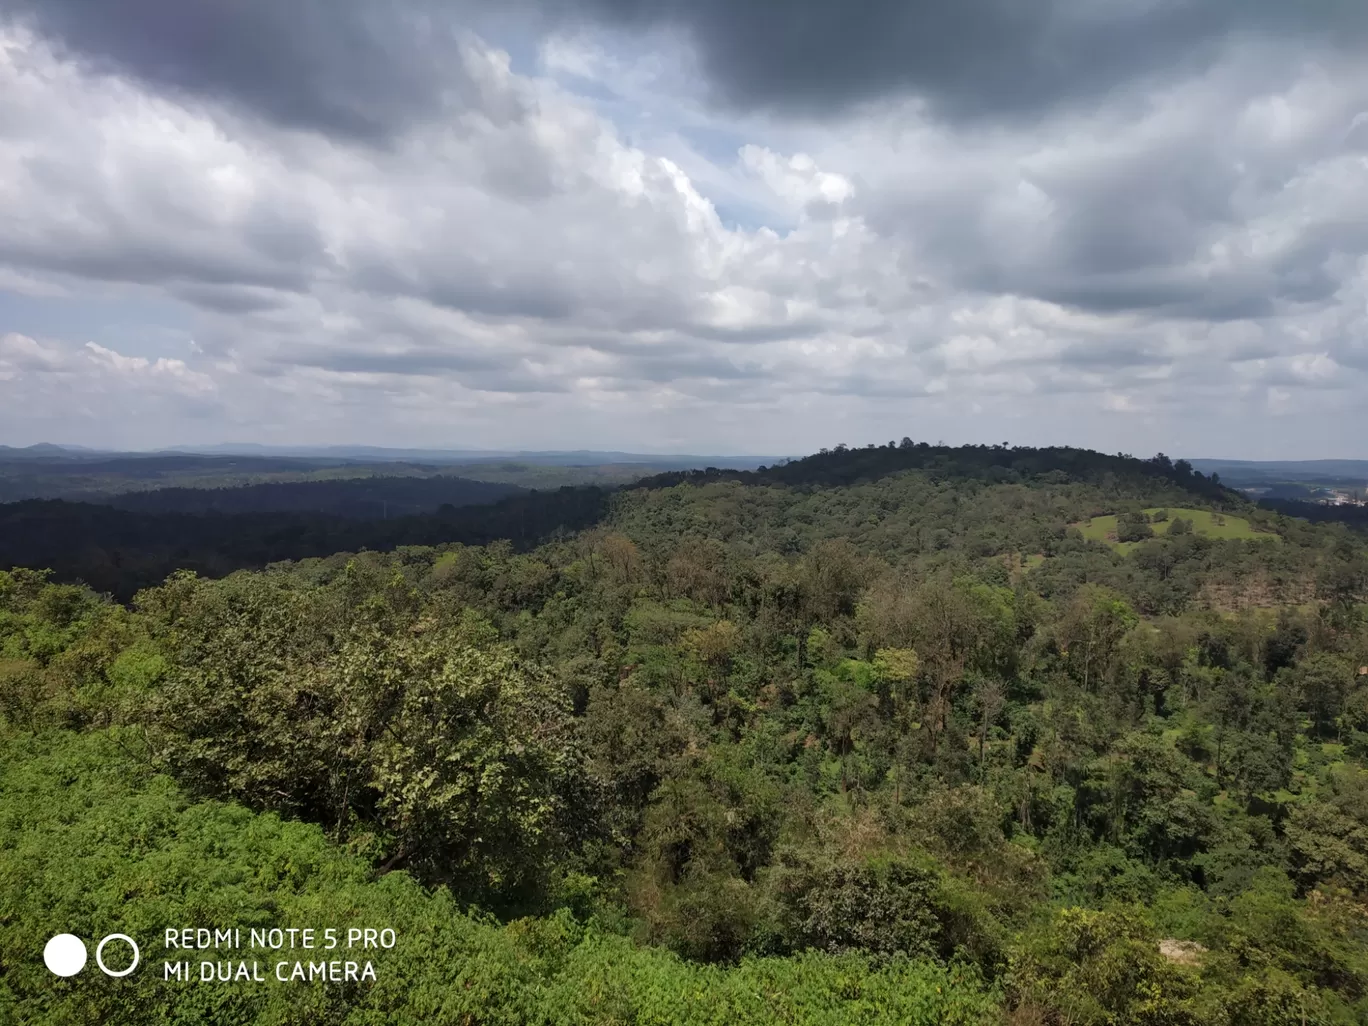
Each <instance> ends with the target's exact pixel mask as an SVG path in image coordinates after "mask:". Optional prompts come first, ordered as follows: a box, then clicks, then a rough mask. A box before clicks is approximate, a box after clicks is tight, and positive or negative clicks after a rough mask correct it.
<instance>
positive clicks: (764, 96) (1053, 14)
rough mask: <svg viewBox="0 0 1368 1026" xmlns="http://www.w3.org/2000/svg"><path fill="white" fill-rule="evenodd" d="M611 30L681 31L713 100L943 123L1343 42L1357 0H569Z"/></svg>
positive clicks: (1361, 13)
mask: <svg viewBox="0 0 1368 1026" xmlns="http://www.w3.org/2000/svg"><path fill="white" fill-rule="evenodd" d="M578 6H579V8H580V9H581V10H582V11H584V12H585V13H587V14H588V15H590V16H592V17H595V18H599V19H603V20H606V21H608V22H610V23H615V24H619V25H622V26H625V27H629V28H630V27H645V26H652V25H658V24H665V25H672V26H676V27H679V28H682V29H684V30H685V31H686V32H687V33H688V34H689V36H690V37H691V38H692V39H693V41H694V43H695V45H696V46H697V48H698V50H699V53H700V56H701V59H702V63H703V66H704V68H705V69H706V71H707V72H708V74H709V77H710V78H711V80H712V81H713V83H714V84H715V86H716V87H717V89H718V91H719V93H720V94H721V96H722V97H723V98H725V99H727V100H729V101H731V102H733V103H735V104H737V105H739V106H743V107H753V106H759V107H771V108H778V109H790V110H798V111H803V112H808V111H812V112H818V113H822V112H829V111H833V110H838V109H840V108H843V107H845V106H847V105H849V104H850V103H852V102H859V101H861V100H866V99H871V98H877V97H879V96H881V95H885V94H889V93H895V92H904V91H910V92H914V93H919V94H921V95H923V96H925V97H926V98H927V99H928V100H930V101H931V103H932V104H933V106H934V107H935V108H937V109H938V110H939V111H940V112H941V113H943V114H945V115H947V116H950V117H975V116H980V115H988V116H993V115H1010V114H1014V113H1018V114H1019V113H1030V112H1036V111H1041V110H1045V109H1048V108H1051V107H1053V106H1056V105H1058V104H1060V103H1062V102H1068V101H1073V100H1088V99H1091V98H1094V97H1096V96H1097V95H1098V94H1099V93H1102V92H1105V91H1107V90H1109V89H1112V88H1113V87H1116V86H1118V85H1121V84H1123V83H1125V82H1128V81H1131V80H1133V79H1135V78H1137V77H1141V76H1144V75H1146V74H1149V73H1151V72H1155V71H1159V70H1164V69H1170V68H1172V67H1173V66H1174V65H1175V64H1178V63H1183V62H1192V63H1194V64H1196V63H1200V62H1202V61H1204V60H1206V59H1209V58H1210V57H1211V56H1212V55H1213V53H1214V52H1215V50H1216V48H1218V47H1219V45H1220V44H1221V43H1222V42H1223V41H1224V40H1226V39H1228V38H1229V37H1231V36H1233V35H1236V34H1240V33H1245V32H1250V33H1266V34H1274V35H1277V36H1279V37H1292V38H1295V37H1312V38H1314V39H1316V40H1323V41H1329V42H1333V43H1334V44H1336V45H1340V46H1345V47H1351V46H1355V45H1357V44H1359V43H1361V42H1362V41H1363V39H1364V38H1365V36H1368V5H1365V4H1363V3H1362V2H1360V0H1299V2H1288V0H1159V2H1156V0H953V2H948V0H747V2H745V3H737V2H735V0H578Z"/></svg>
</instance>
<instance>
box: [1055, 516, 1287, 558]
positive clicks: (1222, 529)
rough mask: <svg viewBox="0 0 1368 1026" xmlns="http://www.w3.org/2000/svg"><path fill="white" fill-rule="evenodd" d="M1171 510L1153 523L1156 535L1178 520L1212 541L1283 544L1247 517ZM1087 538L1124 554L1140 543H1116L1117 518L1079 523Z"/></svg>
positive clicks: (1079, 527) (1110, 517) (1093, 519)
mask: <svg viewBox="0 0 1368 1026" xmlns="http://www.w3.org/2000/svg"><path fill="white" fill-rule="evenodd" d="M1161 508H1164V507H1159V506H1155V507H1153V508H1152V509H1147V510H1145V512H1146V513H1147V514H1149V515H1150V516H1153V515H1154V514H1155V513H1157V512H1159V510H1160V509H1161ZM1167 508H1168V519H1167V520H1165V521H1163V522H1162V523H1158V524H1151V525H1150V526H1151V527H1153V528H1154V533H1155V535H1156V536H1157V535H1162V534H1167V533H1168V529H1169V528H1170V527H1172V526H1173V522H1174V520H1177V519H1179V518H1182V519H1183V520H1191V521H1192V531H1193V533H1194V534H1200V535H1204V536H1206V537H1208V538H1220V539H1226V540H1232V541H1260V540H1262V541H1273V542H1280V541H1282V539H1281V538H1279V537H1278V536H1277V535H1276V534H1270V533H1269V532H1267V531H1260V530H1257V529H1256V528H1255V527H1254V525H1252V524H1251V523H1250V522H1249V521H1248V520H1246V519H1244V517H1236V516H1231V515H1230V514H1229V513H1213V512H1211V511H1210V510H1205V509H1175V508H1172V507H1167ZM1074 526H1075V527H1077V528H1078V529H1079V530H1080V531H1081V532H1083V537H1084V538H1089V539H1091V540H1093V541H1100V542H1106V543H1107V544H1109V545H1111V546H1112V547H1113V548H1115V549H1117V550H1118V551H1120V552H1129V551H1130V550H1131V549H1133V548H1135V546H1137V545H1139V544H1140V543H1139V542H1119V541H1117V540H1116V517H1115V516H1106V517H1093V518H1092V519H1091V520H1089V521H1086V522H1085V523H1081V524H1075V525H1074Z"/></svg>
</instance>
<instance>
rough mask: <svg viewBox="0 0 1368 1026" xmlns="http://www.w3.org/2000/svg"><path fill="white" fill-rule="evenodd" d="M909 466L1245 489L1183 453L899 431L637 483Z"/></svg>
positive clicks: (1229, 499)
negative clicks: (890, 437) (853, 444)
mask: <svg viewBox="0 0 1368 1026" xmlns="http://www.w3.org/2000/svg"><path fill="white" fill-rule="evenodd" d="M906 470H919V471H923V472H925V473H927V474H929V475H931V476H932V477H934V478H936V479H938V480H943V479H964V480H980V481H987V482H991V483H1017V482H1024V481H1030V480H1044V481H1050V482H1054V483H1060V482H1064V481H1073V482H1080V483H1086V484H1094V485H1098V486H1101V487H1104V488H1108V487H1115V486H1116V485H1117V484H1118V483H1123V484H1125V485H1129V486H1130V487H1131V488H1137V487H1138V488H1140V489H1146V488H1148V489H1151V490H1153V489H1155V488H1163V487H1171V486H1177V487H1179V488H1182V489H1183V490H1185V491H1187V492H1190V493H1191V494H1193V495H1195V496H1200V497H1202V498H1204V499H1206V500H1207V501H1209V502H1219V503H1237V504H1238V503H1242V501H1243V497H1242V496H1241V495H1240V494H1239V493H1237V492H1232V491H1230V490H1229V489H1226V488H1224V487H1222V485H1221V483H1220V478H1219V476H1218V475H1216V474H1212V475H1211V476H1210V477H1207V476H1206V475H1203V474H1201V473H1198V472H1197V471H1194V470H1193V469H1192V465H1191V464H1189V463H1188V462H1187V461H1185V460H1177V461H1174V460H1170V459H1169V458H1168V457H1167V456H1165V455H1163V454H1162V453H1160V454H1159V455H1158V456H1155V457H1154V458H1153V459H1148V460H1141V459H1136V458H1135V457H1134V456H1128V455H1125V454H1117V455H1115V456H1109V455H1107V454H1105V453H1100V452H1094V451H1093V450H1091V449H1075V448H1070V447H1062V446H1057V447H1051V448H1044V449H1036V448H1031V447H1029V446H1015V447H1013V446H1008V445H1005V444H1004V445H965V446H946V445H931V444H930V443H928V442H913V441H912V440H911V439H910V438H904V439H903V440H902V441H901V442H889V443H888V444H887V445H884V446H877V445H872V444H871V445H867V446H865V447H863V448H855V449H852V448H849V447H847V446H843V445H840V446H837V447H836V448H834V449H823V450H822V451H821V452H819V453H815V454H813V455H811V456H807V457H805V458H803V459H799V460H790V461H787V462H785V463H781V464H778V465H776V466H772V467H761V468H759V469H758V470H754V471H737V470H720V469H717V468H708V469H706V470H694V471H679V472H672V473H667V474H659V475H656V476H654V477H651V478H647V479H645V480H643V481H641V482H639V483H638V485H637V487H639V488H659V487H666V486H669V485H672V484H678V483H680V482H685V481H688V482H699V481H704V480H717V479H729V480H736V481H742V482H745V483H748V484H755V483H762V482H771V483H776V484H784V485H790V486H796V487H801V486H818V487H833V486H839V485H849V484H855V483H857V482H860V481H869V480H874V479H876V478H880V477H885V476H887V475H889V474H896V473H899V472H901V471H906Z"/></svg>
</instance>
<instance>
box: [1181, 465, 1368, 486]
mask: <svg viewBox="0 0 1368 1026" xmlns="http://www.w3.org/2000/svg"><path fill="white" fill-rule="evenodd" d="M1188 462H1189V463H1191V464H1192V466H1193V469H1195V470H1200V471H1201V472H1202V473H1203V474H1210V473H1211V472H1212V471H1215V472H1216V473H1218V474H1220V475H1221V480H1223V481H1225V482H1226V483H1227V484H1231V483H1233V482H1235V481H1236V480H1237V479H1239V480H1244V479H1249V480H1261V481H1308V482H1326V483H1329V482H1330V481H1332V480H1336V481H1337V480H1339V479H1343V478H1349V479H1353V480H1357V481H1360V482H1368V460H1188Z"/></svg>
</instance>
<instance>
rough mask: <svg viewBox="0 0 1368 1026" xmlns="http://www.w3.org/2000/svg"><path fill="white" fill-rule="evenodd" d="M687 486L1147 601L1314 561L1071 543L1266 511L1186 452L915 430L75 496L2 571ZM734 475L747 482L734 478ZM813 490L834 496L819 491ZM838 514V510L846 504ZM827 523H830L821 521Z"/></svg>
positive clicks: (9, 553)
mask: <svg viewBox="0 0 1368 1026" xmlns="http://www.w3.org/2000/svg"><path fill="white" fill-rule="evenodd" d="M398 483H399V484H400V485H401V486H402V487H403V488H405V489H409V490H410V491H413V492H414V497H415V498H421V499H422V500H423V501H425V502H431V501H432V499H433V498H434V497H435V496H437V495H438V494H439V493H440V491H441V490H442V489H444V488H447V487H448V483H447V482H445V481H443V480H441V479H429V480H423V479H414V480H413V481H412V482H405V481H399V482H398ZM680 485H684V486H686V488H687V490H688V493H689V494H690V495H691V496H692V497H693V498H692V500H691V502H692V507H693V509H694V513H695V514H696V515H697V516H696V518H695V519H696V520H697V522H696V523H684V522H682V521H678V520H677V518H676V522H674V523H673V524H672V525H671V526H670V527H669V528H668V530H669V531H671V532H683V533H685V534H688V533H702V534H703V535H705V536H707V537H709V538H712V539H727V538H736V537H739V534H747V535H748V536H750V537H751V548H752V550H753V551H762V550H766V549H768V550H771V551H773V552H775V553H778V554H781V555H793V554H796V553H799V552H801V551H803V550H804V549H805V548H806V547H810V545H811V544H812V543H814V542H816V541H819V540H821V539H822V538H824V537H838V536H840V537H846V538H849V539H850V540H851V541H852V542H853V543H854V544H856V545H868V546H870V547H871V548H872V549H874V550H881V551H895V552H899V553H901V554H903V555H904V556H912V555H916V554H918V553H927V554H928V555H930V554H934V553H935V552H938V551H942V552H945V551H949V552H953V553H957V554H958V556H959V557H960V558H969V559H977V558H984V557H989V556H992V557H1008V556H1010V557H1012V558H1017V559H1022V560H1033V559H1039V558H1041V557H1044V556H1046V555H1055V554H1056V553H1057V554H1059V555H1061V556H1063V557H1064V558H1063V559H1060V560H1054V561H1052V562H1051V563H1050V564H1049V566H1048V568H1047V569H1046V570H1044V571H1042V579H1044V578H1048V577H1049V576H1050V575H1054V576H1056V577H1057V576H1058V575H1060V574H1065V575H1066V576H1067V579H1068V580H1072V579H1075V578H1077V577H1078V576H1079V575H1080V574H1082V575H1084V576H1085V577H1086V576H1087V575H1092V577H1093V578H1096V579H1101V580H1110V581H1114V582H1120V581H1122V580H1129V581H1130V583H1131V585H1132V586H1133V587H1132V591H1134V592H1136V593H1137V595H1139V593H1140V592H1143V593H1144V597H1138V598H1137V600H1138V601H1141V602H1142V604H1143V605H1145V606H1146V607H1147V608H1178V607H1180V606H1181V604H1182V603H1183V602H1185V601H1187V599H1188V598H1189V597H1190V596H1191V595H1193V594H1196V593H1197V592H1198V591H1200V590H1201V589H1203V588H1205V587H1207V586H1208V585H1209V584H1210V585H1211V586H1213V587H1215V586H1219V587H1226V588H1228V589H1229V588H1234V589H1235V591H1236V592H1239V591H1240V590H1241V589H1246V588H1248V587H1252V588H1255V589H1258V588H1266V587H1267V586H1268V585H1267V582H1269V581H1272V582H1274V583H1273V586H1274V587H1275V588H1281V590H1282V593H1284V594H1288V595H1290V594H1292V593H1294V592H1295V591H1296V589H1297V588H1299V587H1303V586H1304V585H1305V581H1304V578H1305V576H1306V574H1307V572H1308V565H1309V564H1305V563H1304V562H1303V563H1300V564H1298V565H1297V567H1296V568H1295V569H1288V568H1286V567H1283V566H1281V565H1279V564H1278V560H1279V558H1280V555H1279V554H1276V553H1263V554H1253V555H1249V556H1242V557H1240V558H1238V559H1236V560H1234V566H1233V568H1232V567H1226V568H1224V569H1222V568H1220V567H1216V566H1214V565H1213V566H1208V565H1207V564H1211V563H1212V562H1213V560H1216V559H1217V557H1218V556H1219V553H1218V552H1215V551H1214V550H1212V549H1211V548H1210V546H1207V545H1205V543H1203V542H1201V541H1194V542H1192V543H1191V544H1189V545H1187V546H1186V547H1183V546H1177V547H1174V546H1168V547H1166V548H1164V552H1165V555H1164V556H1163V557H1162V558H1160V557H1156V556H1153V555H1152V554H1149V553H1144V554H1141V555H1140V556H1139V557H1138V558H1137V559H1135V560H1131V561H1125V560H1121V559H1120V558H1119V557H1118V554H1117V553H1116V552H1114V551H1112V550H1111V549H1109V548H1107V547H1106V546H1105V545H1100V544H1094V545H1093V546H1092V547H1091V549H1090V548H1089V546H1088V544H1087V543H1086V542H1083V541H1078V542H1074V541H1070V539H1069V528H1070V525H1073V524H1077V523H1079V522H1081V521H1084V520H1086V519H1088V518H1090V517H1093V516H1096V515H1102V514H1115V513H1122V512H1126V511H1134V510H1139V509H1143V508H1145V507H1146V506H1149V507H1153V506H1159V505H1172V506H1176V507H1181V506H1184V505H1192V504H1197V505H1205V506H1211V507H1213V508H1222V509H1231V510H1238V509H1250V508H1252V507H1249V504H1248V503H1247V502H1246V501H1245V500H1243V499H1242V498H1241V497H1240V496H1239V495H1237V494H1236V493H1232V492H1228V491H1226V490H1225V489H1223V488H1222V487H1221V486H1220V485H1219V483H1218V482H1215V481H1213V480H1211V479H1209V478H1205V477H1203V476H1202V475H1200V474H1195V473H1193V472H1191V470H1190V468H1188V467H1187V466H1186V465H1185V464H1184V463H1183V462H1182V461H1178V462H1177V463H1172V462H1170V461H1168V460H1167V459H1165V458H1163V457H1156V458H1155V459H1153V460H1137V459H1134V458H1131V457H1125V456H1108V455H1104V454H1101V453H1095V452H1089V451H1087V450H1081V449H1066V448H1056V449H1029V448H1007V447H1004V446H996V447H994V446H967V447H961V448H948V447H943V446H931V445H927V444H925V443H919V444H913V443H911V442H910V441H908V440H904V442H903V443H902V444H900V445H892V444H890V445H888V446H885V447H868V448H864V449H847V448H842V447H838V448H836V449H834V450H831V451H827V452H822V453H818V454H816V455H813V456H810V457H807V458H806V459H802V460H796V461H793V462H790V463H787V464H783V465H780V466H775V467H769V468H766V469H763V470H759V471H734V470H708V471H697V472H683V473H672V474H666V475H662V476H659V477H655V478H651V479H648V480H646V481H643V482H640V483H638V484H635V485H632V486H630V487H628V488H625V489H622V490H620V491H619V492H618V493H617V495H616V498H612V493H611V492H610V491H608V490H604V489H600V488H596V487H579V488H562V489H559V490H557V491H548V492H535V493H528V494H524V495H518V496H515V497H512V498H508V499H505V500H502V501H499V502H495V503H490V504H484V505H475V506H465V507H460V508H456V509H451V508H444V509H442V510H441V511H439V512H437V513H432V514H422V515H412V516H402V517H396V518H394V519H389V520H380V521H375V520H372V521H369V522H360V521H347V520H344V519H342V518H339V517H336V516H328V515H323V514H319V513H317V512H305V511H302V510H296V511H276V512H271V513H262V512H253V513H236V514H234V513H228V512H222V510H231V509H251V508H260V505H261V504H262V503H263V502H269V501H271V500H270V496H272V495H278V494H284V496H285V500H286V501H289V502H294V501H307V502H317V501H318V500H319V495H318V493H319V492H320V490H321V491H323V492H327V493H328V494H329V495H333V494H334V493H335V497H336V498H337V503H338V504H339V508H352V509H353V510H355V509H356V503H357V502H366V501H368V500H366V499H365V495H366V494H367V493H368V490H369V489H370V488H371V487H372V484H371V483H370V482H368V481H365V480H361V481H338V482H316V483H315V482H309V483H289V484H265V485H255V486H250V487H246V488H239V489H215V490H212V491H200V490H192V491H182V490H177V489H170V490H164V491H161V492H154V493H148V494H146V495H130V496H124V497H122V498H121V499H119V500H118V501H119V502H121V503H122V504H124V505H128V506H132V507H134V508H133V509H111V508H109V507H107V506H95V505H87V504H80V503H71V502H66V501H36V500H35V501H28V502H19V503H10V504H5V505H0V566H7V565H15V566H29V567H35V568H44V569H50V570H52V571H53V572H54V573H55V574H56V575H57V577H58V579H61V580H69V581H74V580H80V581H84V582H85V583H87V584H89V585H90V586H91V587H94V588H96V589H97V590H99V591H107V592H110V593H112V594H114V595H115V596H116V597H118V598H120V599H121V600H127V599H129V598H131V597H132V595H133V594H134V593H135V592H136V591H137V590H138V589H139V588H142V587H146V586H148V585H151V584H156V583H158V582H160V581H161V580H164V579H165V578H166V577H167V576H168V575H169V574H171V573H173V572H174V571H176V570H180V569H190V570H194V571H195V572H197V573H200V574H203V575H206V576H222V575H224V574H227V573H231V572H232V571H234V570H238V569H244V568H248V569H250V568H254V567H262V566H265V565H267V564H269V563H273V562H278V561H280V560H290V559H304V558H310V557H318V556H326V555H330V554H332V553H335V552H342V551H351V552H356V551H361V550H366V549H369V550H378V551H387V550H391V549H393V548H395V547H398V546H406V545H440V544H451V543H464V544H475V545H479V544H485V543H487V542H490V541H494V540H498V539H507V540H508V541H510V542H511V543H512V544H513V545H514V546H515V548H520V549H527V548H530V547H532V546H535V545H537V544H539V543H541V542H543V541H545V540H548V539H551V538H553V537H555V536H557V535H558V534H563V533H567V532H575V531H579V530H583V529H585V528H588V527H591V526H593V525H595V524H597V523H604V524H606V525H609V526H611V525H613V524H615V523H617V522H619V521H623V519H624V518H630V517H632V516H640V515H642V514H641V513H640V512H639V511H641V510H644V509H651V508H656V509H660V508H663V506H662V504H664V505H669V504H671V503H678V502H680V501H682V499H681V498H680V496H681V494H682V493H680V492H679V486H680ZM723 485H725V486H727V487H729V488H730V489H732V490H731V491H727V490H726V489H725V488H724V489H723V490H721V491H719V490H718V489H719V487H721V486H723ZM459 487H460V489H462V490H463V494H466V495H467V497H470V496H469V489H470V488H475V489H491V488H499V487H503V486H494V485H480V484H478V483H476V482H460V483H459ZM735 489H740V491H735ZM418 493H421V495H420V494H418ZM405 494H408V492H405ZM301 495H303V496H305V498H302V499H301V498H299V496H301ZM805 495H809V496H825V498H821V497H817V498H808V499H803V498H802V496H805ZM102 501H105V502H107V501H109V500H102ZM209 502H212V508H210V509H209V510H207V511H205V512H203V513H202V514H195V515H190V514H182V513H168V512H165V510H166V508H167V507H168V504H169V506H170V508H171V509H176V508H179V507H182V506H184V507H188V508H190V509H204V504H205V503H209ZM801 503H807V504H808V506H811V507H813V508H811V509H808V508H804V509H801V510H799V509H797V508H796V506H795V504H801ZM139 507H146V508H139ZM613 510H616V511H617V512H615V513H614V512H612V511H613ZM834 511H839V515H836V516H834V517H833V512H834ZM814 518H816V520H821V521H823V522H824V524H825V526H824V527H823V528H822V529H821V530H815V529H814V527H813V524H814V523H815V520H814ZM657 519H659V515H657ZM624 522H625V521H624ZM879 525H881V526H879ZM640 527H641V530H642V531H643V532H644V533H643V534H642V538H643V544H646V545H653V544H655V543H656V541H657V539H658V532H659V530H661V529H662V528H661V525H659V524H657V525H655V526H652V525H647V524H644V523H643V524H641V525H640ZM1261 529H1262V530H1264V531H1266V532H1275V531H1281V532H1283V533H1287V532H1292V533H1295V532H1296V531H1297V530H1298V528H1297V527H1296V526H1295V524H1294V523H1293V522H1291V521H1289V520H1288V519H1287V518H1285V517H1284V518H1278V517H1275V516H1271V515H1265V521H1263V522H1262V528H1261ZM673 537H674V536H673V535H669V536H667V538H668V539H672V538H673ZM1061 545H1062V546H1063V549H1061V548H1060V546H1061ZM1156 558H1158V559H1159V560H1160V563H1163V562H1165V561H1166V560H1172V559H1176V560H1177V561H1178V563H1180V564H1182V566H1180V567H1179V569H1178V571H1177V572H1176V573H1174V572H1172V568H1171V567H1167V566H1165V567H1160V568H1155V567H1151V566H1150V565H1149V563H1147V562H1146V561H1147V560H1149V561H1150V562H1152V561H1153V559H1156ZM1282 558H1283V559H1284V561H1285V559H1286V558H1287V557H1285V556H1283V557H1282ZM1256 564H1257V566H1256ZM1136 582H1139V583H1136ZM1232 582H1234V583H1232Z"/></svg>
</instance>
